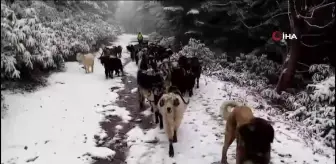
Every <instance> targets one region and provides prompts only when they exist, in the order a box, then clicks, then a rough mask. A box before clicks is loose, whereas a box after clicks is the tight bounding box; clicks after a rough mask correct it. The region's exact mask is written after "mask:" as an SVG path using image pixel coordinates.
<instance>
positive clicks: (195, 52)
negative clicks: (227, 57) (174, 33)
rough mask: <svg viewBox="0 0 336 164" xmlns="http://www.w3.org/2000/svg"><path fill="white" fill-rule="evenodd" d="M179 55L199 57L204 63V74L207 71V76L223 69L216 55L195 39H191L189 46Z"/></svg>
mask: <svg viewBox="0 0 336 164" xmlns="http://www.w3.org/2000/svg"><path fill="white" fill-rule="evenodd" d="M177 55H178V56H180V55H184V56H187V57H193V56H195V57H198V58H199V60H200V61H201V62H202V67H203V72H204V71H205V72H204V73H205V74H209V73H210V72H213V71H217V70H219V69H221V67H220V64H219V62H220V61H219V60H216V58H215V55H214V53H213V52H212V51H211V50H210V49H209V48H208V47H207V46H206V45H205V44H204V43H201V41H200V40H196V39H194V38H190V39H189V42H188V44H187V45H185V46H184V47H183V48H182V50H181V51H179V52H178V54H177Z"/></svg>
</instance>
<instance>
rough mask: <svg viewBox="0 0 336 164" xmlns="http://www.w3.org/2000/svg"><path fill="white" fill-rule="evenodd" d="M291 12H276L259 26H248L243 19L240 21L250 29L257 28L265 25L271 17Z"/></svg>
mask: <svg viewBox="0 0 336 164" xmlns="http://www.w3.org/2000/svg"><path fill="white" fill-rule="evenodd" d="M289 13H290V12H283V13H279V14H276V15H274V16H272V17H271V18H269V19H267V20H266V21H264V22H263V23H261V24H259V25H257V26H248V25H247V24H246V23H245V22H244V21H243V20H240V22H242V23H243V25H244V26H245V27H246V28H248V29H252V28H257V27H260V26H263V25H265V23H266V22H268V21H270V20H271V19H273V18H275V17H277V16H281V15H285V14H289Z"/></svg>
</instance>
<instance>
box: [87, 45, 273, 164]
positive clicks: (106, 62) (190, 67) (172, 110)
mask: <svg viewBox="0 0 336 164" xmlns="http://www.w3.org/2000/svg"><path fill="white" fill-rule="evenodd" d="M126 49H127V50H128V51H129V52H130V57H131V59H132V61H135V63H136V65H137V66H138V71H137V85H138V93H137V94H138V101H139V107H140V108H141V109H144V107H145V106H144V101H145V100H147V101H148V102H149V104H150V107H151V112H152V116H153V123H155V124H159V128H160V129H164V130H165V134H166V135H167V138H168V140H169V151H168V155H169V156H170V157H174V154H175V153H174V147H173V143H176V142H177V141H178V139H177V132H178V129H179V127H180V124H181V122H182V119H183V115H184V112H185V111H186V109H187V106H188V104H189V101H186V100H185V99H184V95H185V94H186V93H188V95H189V97H191V96H193V89H194V87H195V85H196V87H197V88H199V79H200V76H201V71H202V63H201V61H200V60H199V59H198V58H197V57H186V56H179V57H178V59H177V60H174V59H173V58H172V55H173V52H172V50H171V49H170V47H169V48H165V47H162V46H159V45H156V44H139V45H128V46H126ZM121 51H122V47H121V46H117V47H112V48H111V49H109V48H106V47H105V48H104V49H103V50H102V53H101V56H100V57H99V59H100V61H101V63H102V64H103V66H104V68H105V75H106V78H109V77H111V78H113V72H115V73H116V74H118V75H119V74H120V72H121V73H122V74H123V66H122V63H121V60H120V57H121ZM94 56H95V55H94V54H89V55H88V54H86V55H80V59H81V61H82V62H83V64H84V67H85V70H89V68H90V67H92V71H93V63H94V62H93V61H92V60H91V59H94ZM86 72H89V71H86ZM252 110H253V109H252V108H251V107H249V106H247V105H244V104H240V103H238V102H236V101H225V102H223V104H222V105H221V107H220V113H221V116H222V117H223V119H224V120H226V127H225V139H224V146H223V148H222V159H221V164H228V162H227V151H228V148H229V146H230V145H231V144H232V143H233V141H234V140H235V139H236V140H237V146H236V154H237V155H236V164H269V163H270V158H271V157H270V152H271V143H272V142H273V140H274V129H273V127H272V126H271V124H270V123H269V122H268V121H266V120H264V119H262V118H259V117H255V116H254V115H253V112H252Z"/></svg>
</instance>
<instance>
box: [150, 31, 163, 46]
mask: <svg viewBox="0 0 336 164" xmlns="http://www.w3.org/2000/svg"><path fill="white" fill-rule="evenodd" d="M162 38H163V36H162V35H160V34H159V33H157V32H152V33H150V34H149V35H148V40H149V42H151V43H155V44H158V43H160V41H161V40H162Z"/></svg>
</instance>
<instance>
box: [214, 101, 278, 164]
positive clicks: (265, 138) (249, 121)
mask: <svg viewBox="0 0 336 164" xmlns="http://www.w3.org/2000/svg"><path fill="white" fill-rule="evenodd" d="M220 112H221V115H222V117H223V119H224V120H226V127H225V140H224V146H223V150H222V160H221V163H222V164H228V162H227V151H228V149H229V147H230V145H231V144H232V142H233V141H234V140H235V138H237V147H236V154H237V155H236V164H247V163H249V164H269V162H270V151H271V143H272V142H273V139H274V129H273V127H272V126H271V125H270V124H269V123H268V122H267V121H266V120H264V119H262V118H256V117H254V116H253V112H252V109H251V108H250V107H248V106H244V105H242V104H240V103H238V102H235V101H225V102H224V103H223V104H222V105H221V107H220Z"/></svg>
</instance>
